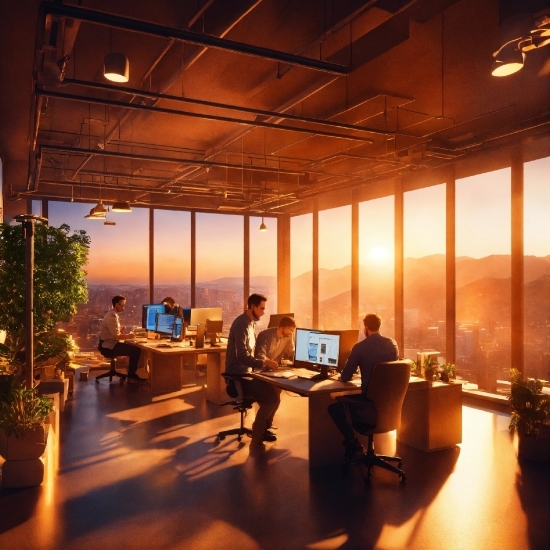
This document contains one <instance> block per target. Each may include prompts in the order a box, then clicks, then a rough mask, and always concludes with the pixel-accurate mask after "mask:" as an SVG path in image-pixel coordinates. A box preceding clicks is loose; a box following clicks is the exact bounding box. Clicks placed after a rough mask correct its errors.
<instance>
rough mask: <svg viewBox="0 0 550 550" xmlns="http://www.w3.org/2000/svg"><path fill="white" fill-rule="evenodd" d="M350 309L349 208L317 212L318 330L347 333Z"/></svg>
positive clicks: (349, 323) (349, 324)
mask: <svg viewBox="0 0 550 550" xmlns="http://www.w3.org/2000/svg"><path fill="white" fill-rule="evenodd" d="M350 308H351V206H341V207H340V208H331V209H329V210H321V211H320V212H319V328H320V329H321V330H344V329H349V328H350V326H351V317H350ZM353 328H355V324H354V327H353Z"/></svg>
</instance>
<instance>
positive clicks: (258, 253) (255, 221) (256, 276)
mask: <svg viewBox="0 0 550 550" xmlns="http://www.w3.org/2000/svg"><path fill="white" fill-rule="evenodd" d="M264 222H265V225H266V226H267V231H260V230H259V229H260V224H261V223H262V218H260V217H255V216H250V293H251V294H252V293H253V292H259V293H260V294H263V295H264V296H267V302H266V308H265V315H264V316H263V317H262V319H261V320H260V322H259V323H258V324H257V330H258V331H259V330H263V329H264V328H267V325H268V323H269V315H270V314H271V313H277V311H278V310H277V218H264ZM281 313H284V312H281Z"/></svg>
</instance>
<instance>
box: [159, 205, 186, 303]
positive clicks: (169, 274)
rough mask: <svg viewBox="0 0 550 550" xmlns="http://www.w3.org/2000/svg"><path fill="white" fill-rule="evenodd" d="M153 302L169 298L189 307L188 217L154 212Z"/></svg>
mask: <svg viewBox="0 0 550 550" xmlns="http://www.w3.org/2000/svg"><path fill="white" fill-rule="evenodd" d="M153 227H154V240H155V242H154V260H155V262H154V266H155V274H154V282H155V289H154V293H153V295H154V301H155V303H157V302H160V301H161V300H162V299H163V298H165V297H167V296H171V297H172V298H174V300H176V302H177V303H178V304H179V305H180V306H181V307H190V306H191V214H190V213H189V212H178V211H175V210H155V211H154V226H153Z"/></svg>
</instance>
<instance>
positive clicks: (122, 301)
mask: <svg viewBox="0 0 550 550" xmlns="http://www.w3.org/2000/svg"><path fill="white" fill-rule="evenodd" d="M111 302H112V303H113V309H114V310H115V311H116V312H117V313H120V312H121V311H123V310H124V308H125V307H126V296H119V295H117V296H113V298H112V299H111Z"/></svg>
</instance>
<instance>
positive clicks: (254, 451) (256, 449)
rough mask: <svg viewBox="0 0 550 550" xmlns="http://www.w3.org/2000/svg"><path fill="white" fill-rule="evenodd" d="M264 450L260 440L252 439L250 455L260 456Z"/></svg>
mask: <svg viewBox="0 0 550 550" xmlns="http://www.w3.org/2000/svg"><path fill="white" fill-rule="evenodd" d="M264 452H265V445H264V444H263V442H262V441H254V440H253V441H252V442H251V443H250V449H249V453H250V456H262V455H263V454H264Z"/></svg>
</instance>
